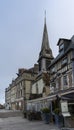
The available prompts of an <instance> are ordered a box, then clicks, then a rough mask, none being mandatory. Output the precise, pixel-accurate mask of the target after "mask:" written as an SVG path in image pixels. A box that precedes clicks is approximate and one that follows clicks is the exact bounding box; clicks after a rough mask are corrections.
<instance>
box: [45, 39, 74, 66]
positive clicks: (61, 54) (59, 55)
mask: <svg viewBox="0 0 74 130" xmlns="http://www.w3.org/2000/svg"><path fill="white" fill-rule="evenodd" d="M73 38H74V37H72V38H71V40H68V41H69V42H70V45H69V46H68V48H67V49H66V50H65V51H62V52H60V53H59V54H58V55H57V57H56V58H54V59H53V60H52V62H51V64H50V65H49V67H51V66H52V65H53V64H55V63H56V62H58V60H60V59H61V58H62V57H64V56H65V55H66V54H67V53H68V52H69V51H71V50H74V41H73ZM66 40H67V39H66ZM49 67H48V68H49Z"/></svg>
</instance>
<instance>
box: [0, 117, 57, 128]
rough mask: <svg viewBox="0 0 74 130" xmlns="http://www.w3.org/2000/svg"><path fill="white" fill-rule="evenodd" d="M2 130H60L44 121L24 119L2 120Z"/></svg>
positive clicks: (0, 123) (10, 118)
mask: <svg viewBox="0 0 74 130" xmlns="http://www.w3.org/2000/svg"><path fill="white" fill-rule="evenodd" d="M0 130H59V129H58V128H57V127H56V126H55V125H52V124H44V122H43V121H28V120H27V119H24V118H22V117H9V118H0Z"/></svg>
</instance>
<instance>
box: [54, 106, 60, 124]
mask: <svg viewBox="0 0 74 130" xmlns="http://www.w3.org/2000/svg"><path fill="white" fill-rule="evenodd" d="M59 113H60V109H59V108H55V110H54V117H55V124H56V125H59Z"/></svg>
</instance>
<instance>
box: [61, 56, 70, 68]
mask: <svg viewBox="0 0 74 130" xmlns="http://www.w3.org/2000/svg"><path fill="white" fill-rule="evenodd" d="M67 61H68V60H67V57H65V58H64V59H63V60H62V62H61V64H62V66H64V65H66V64H67Z"/></svg>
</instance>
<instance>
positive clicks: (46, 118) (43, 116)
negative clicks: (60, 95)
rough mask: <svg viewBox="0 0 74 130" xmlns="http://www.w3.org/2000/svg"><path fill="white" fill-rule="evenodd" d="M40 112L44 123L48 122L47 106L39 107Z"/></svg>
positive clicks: (48, 112)
mask: <svg viewBox="0 0 74 130" xmlns="http://www.w3.org/2000/svg"><path fill="white" fill-rule="evenodd" d="M41 112H42V119H43V120H44V122H45V123H46V124H49V119H50V109H49V108H47V107H46V108H43V109H41Z"/></svg>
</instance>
